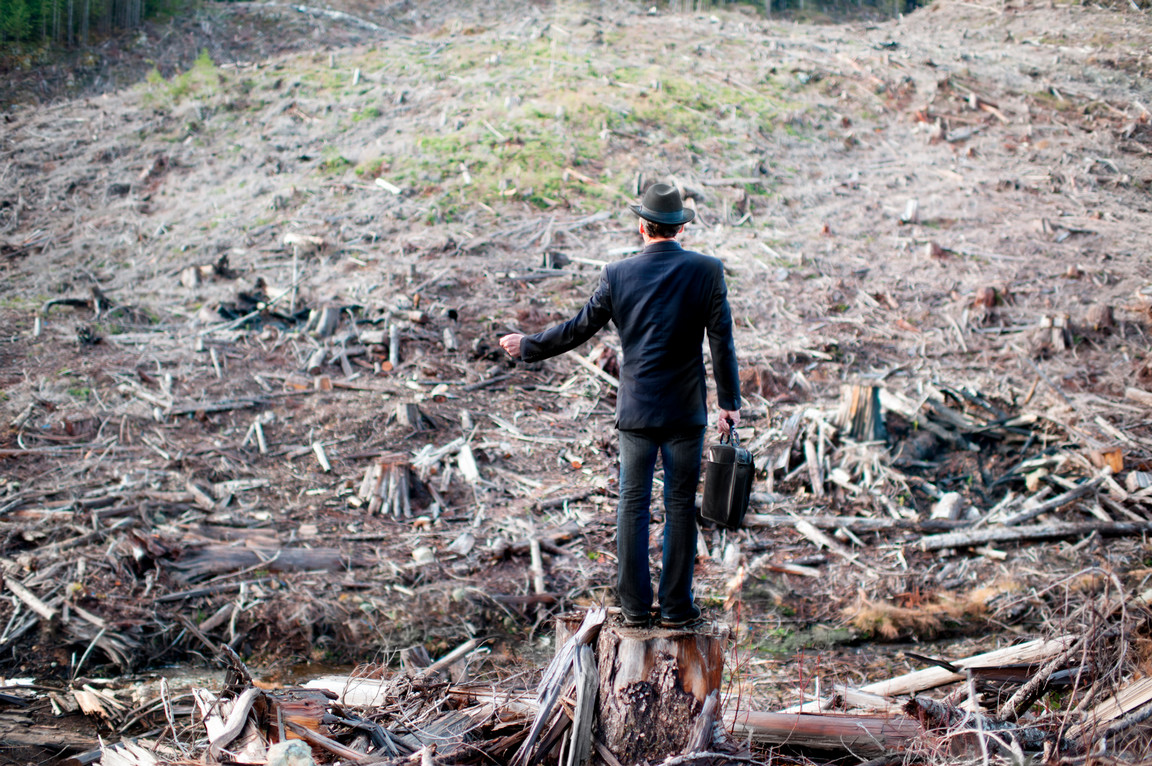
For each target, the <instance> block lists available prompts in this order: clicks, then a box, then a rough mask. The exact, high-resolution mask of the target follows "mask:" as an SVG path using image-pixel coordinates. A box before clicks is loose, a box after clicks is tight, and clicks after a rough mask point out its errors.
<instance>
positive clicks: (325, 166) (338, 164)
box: [320, 148, 352, 175]
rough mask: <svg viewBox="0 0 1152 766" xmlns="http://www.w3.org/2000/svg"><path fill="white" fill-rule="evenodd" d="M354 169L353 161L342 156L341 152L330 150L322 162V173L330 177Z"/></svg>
mask: <svg viewBox="0 0 1152 766" xmlns="http://www.w3.org/2000/svg"><path fill="white" fill-rule="evenodd" d="M350 167H352V160H350V159H348V158H347V157H344V156H343V155H342V154H340V152H339V150H337V149H332V148H328V149H325V150H324V155H323V157H322V158H321V160H320V171H321V172H322V173H327V174H329V175H336V174H338V173H343V172H344V171H345V170H347V169H348V168H350Z"/></svg>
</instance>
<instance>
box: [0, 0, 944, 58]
mask: <svg viewBox="0 0 1152 766" xmlns="http://www.w3.org/2000/svg"><path fill="white" fill-rule="evenodd" d="M922 3H923V0H739V4H742V5H745V6H752V7H755V8H757V9H758V10H760V11H761V12H762V13H765V14H768V15H771V14H776V13H787V12H800V13H830V14H834V15H842V14H844V13H851V12H853V11H854V10H855V11H861V10H868V11H873V12H877V13H879V14H882V15H891V14H898V13H906V12H908V11H911V10H913V9H914V8H916V7H917V6H918V5H920V4H922ZM318 4H320V5H327V3H323V2H321V3H318ZM729 4H736V3H730V2H728V0H667V2H665V3H661V5H666V6H668V7H670V8H672V9H675V10H687V11H693V10H695V11H699V10H704V9H705V8H708V7H714V6H722V5H729ZM198 5H199V3H198V2H197V0H0V46H3V45H5V44H12V43H33V44H37V43H53V44H57V45H63V46H67V47H73V48H75V47H84V46H87V45H89V44H91V43H92V42H94V41H98V40H99V39H100V38H103V37H107V36H108V35H109V34H111V33H113V32H115V31H117V30H124V29H133V28H135V27H138V26H139V25H140V24H141V23H142V22H143V21H144V20H145V19H148V18H151V17H155V16H157V15H171V14H174V13H180V12H193V11H194V10H195V9H196V7H197V6H198Z"/></svg>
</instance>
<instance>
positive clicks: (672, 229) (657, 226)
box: [640, 218, 680, 239]
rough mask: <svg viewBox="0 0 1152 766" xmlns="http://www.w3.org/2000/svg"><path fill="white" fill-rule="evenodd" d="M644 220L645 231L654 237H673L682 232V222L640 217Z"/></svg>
mask: <svg viewBox="0 0 1152 766" xmlns="http://www.w3.org/2000/svg"><path fill="white" fill-rule="evenodd" d="M640 220H642V221H644V231H645V233H647V234H648V236H649V237H651V238H652V239H673V238H674V237H675V236H676V235H677V234H679V233H680V224H678V223H677V224H671V223H656V222H655V221H649V220H648V219H647V218H642V219H640Z"/></svg>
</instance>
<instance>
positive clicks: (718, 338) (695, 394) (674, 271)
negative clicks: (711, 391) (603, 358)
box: [520, 240, 740, 430]
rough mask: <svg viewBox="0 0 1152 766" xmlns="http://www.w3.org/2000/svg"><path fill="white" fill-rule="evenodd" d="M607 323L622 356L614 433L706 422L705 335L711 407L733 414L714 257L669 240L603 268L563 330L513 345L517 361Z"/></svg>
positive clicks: (727, 313)
mask: <svg viewBox="0 0 1152 766" xmlns="http://www.w3.org/2000/svg"><path fill="white" fill-rule="evenodd" d="M608 320H612V322H613V323H614V324H615V325H616V328H617V330H618V331H619V332H620V341H621V343H622V345H623V352H624V358H623V360H621V363H620V392H619V394H618V395H617V398H616V427H617V428H621V429H625V430H635V429H640V428H678V427H688V426H703V425H706V424H707V423H708V403H707V393H708V392H707V386H706V384H705V380H704V353H703V348H702V346H703V338H704V333H705V331H707V333H708V345H709V347H710V348H711V350H712V368H713V374H714V375H715V377H716V393H717V400H718V404H719V405H720V407H721V408H722V409H725V410H738V409H740V380H739V376H738V371H737V365H736V348H735V345H734V344H733V342H732V312H731V310H730V309H729V307H728V287H727V285H726V284H725V282H724V265H723V264H722V263H721V262H720V259H718V258H713V257H711V256H707V255H701V254H700V253H695V252H692V251H691V250H685V249H684V248H682V247H681V246H680V244H679V243H678V242H676V241H675V240H668V241H661V242H654V243H652V244H651V245H649V246H648V247H646V248H644V250H643V251H642V252H641V253H639V254H637V255H634V256H632V257H630V258H625V259H624V260H622V261H616V262H615V263H610V264H608V265H607V266H605V267H604V271H603V272H602V273H601V274H600V284H599V285H598V286H597V288H596V291H595V292H594V293H593V294H592V297H591V298H589V299H588V302H587V303H586V304H584V308H582V309H580V312H579V313H577V314H576V316H574V317H572V318H571V319H569V320H568V321H567V322H565V323H564V324H560V325H556V326H555V327H552V328H549V329H547V330H545V331H544V332H541V333H537V334H535V335H529V336H526V337H525V338H524V339H523V341H522V342H521V345H520V355H521V358H523V359H524V360H525V361H528V362H535V361H539V360H541V359H547V358H549V357H553V356H556V355H557V354H562V353H564V352H565V351H570V350H571V349H574V348H576V347H577V346H579V345H580V344H581V343H583V342H584V341H586V340H588V339H589V338H591V337H592V336H593V335H595V334H596V332H597V331H598V330H599V329H600V328H601V327H603V326H604V325H606V324H607V323H608Z"/></svg>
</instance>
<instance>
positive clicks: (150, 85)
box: [144, 48, 224, 106]
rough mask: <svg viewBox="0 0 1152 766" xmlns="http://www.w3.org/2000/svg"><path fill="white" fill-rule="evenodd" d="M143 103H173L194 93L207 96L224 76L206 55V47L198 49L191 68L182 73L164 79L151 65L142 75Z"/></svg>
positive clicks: (216, 88) (216, 87)
mask: <svg viewBox="0 0 1152 766" xmlns="http://www.w3.org/2000/svg"><path fill="white" fill-rule="evenodd" d="M144 82H145V88H146V89H147V90H146V93H145V99H144V100H145V103H149V105H151V106H160V105H169V106H171V105H174V104H178V103H180V102H181V101H183V100H184V99H186V98H188V97H190V96H193V95H196V96H207V95H211V94H213V93H215V92H217V91H218V90H219V88H220V85H222V84H223V82H224V78H223V77H222V76H221V74H220V72H219V70H218V69H217V68H216V62H214V61H213V60H212V57H211V56H209V55H208V49H207V48H205V49H203V50H201V51H200V55H199V56H197V57H196V60H195V61H194V62H193V63H192V68H191V69H189V70H188V71H187V72H184V73H182V74H178V75H174V76H173V77H172V78H170V79H167V80H165V79H164V76H163V75H162V74H160V70H159V69H157V68H156V67H152V70H151V71H149V72H148V74H147V75H145V77H144Z"/></svg>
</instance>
